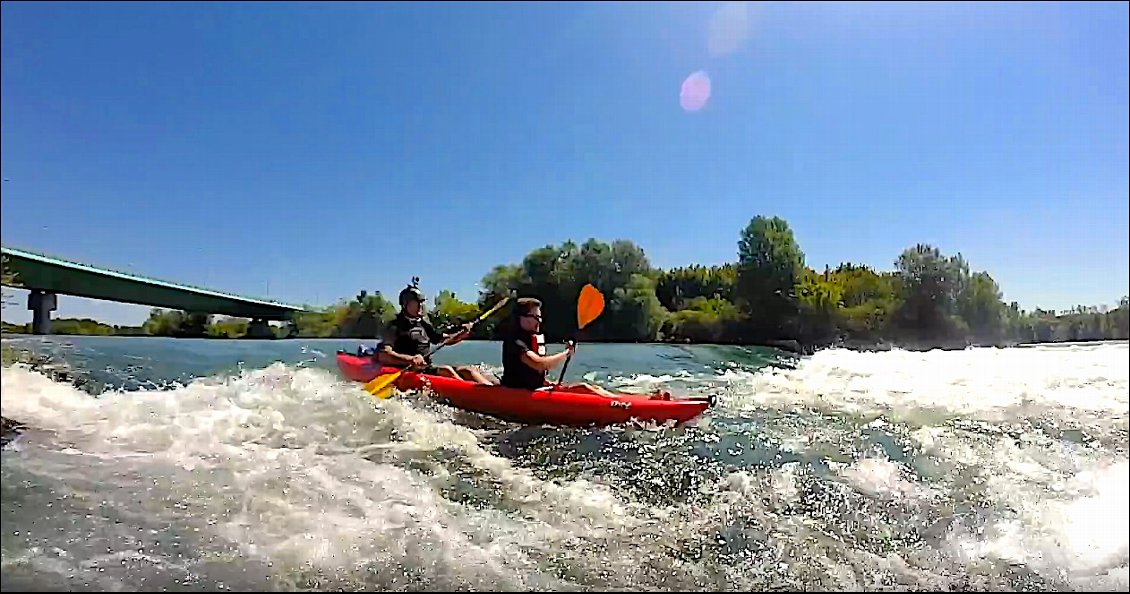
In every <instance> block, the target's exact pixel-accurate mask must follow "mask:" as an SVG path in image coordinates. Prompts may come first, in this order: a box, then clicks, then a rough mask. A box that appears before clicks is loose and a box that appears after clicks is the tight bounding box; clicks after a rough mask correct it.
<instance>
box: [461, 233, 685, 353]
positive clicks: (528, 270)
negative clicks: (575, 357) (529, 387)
mask: <svg viewBox="0 0 1130 594" xmlns="http://www.w3.org/2000/svg"><path fill="white" fill-rule="evenodd" d="M655 276H656V273H655V271H654V270H653V269H652V268H651V264H650V263H649V262H648V259H647V256H646V255H645V254H644V251H643V249H641V248H640V247H638V246H636V245H635V244H633V243H632V242H630V241H623V240H617V241H613V242H612V243H611V244H607V243H604V242H601V241H597V240H596V239H589V240H588V241H586V242H585V243H584V244H582V245H580V246H578V245H577V244H576V243H574V242H571V241H568V242H565V243H564V244H562V245H560V246H552V245H547V246H544V247H541V248H538V249H535V250H534V251H532V252H530V253H529V254H527V255H526V257H525V258H524V259H523V260H522V262H521V264H517V265H512V266H496V267H495V268H494V269H493V270H491V272H490V273H488V274H487V275H486V276H485V277H483V280H482V283H481V284H482V287H483V290H482V292H481V293H480V296H479V307H480V308H484V309H485V308H488V307H490V306H491V305H493V304H494V303H495V302H496V301H497V300H498V299H500V298H502V297H504V296H505V295H506V294H507V293H508V292H509V291H511V290H515V291H517V292H518V295H519V296H520V297H526V296H529V297H537V298H538V299H540V300H541V302H542V312H543V315H544V317H545V320H544V322H543V325H542V331H543V333H544V334H545V336H546V339H547V340H562V339H564V338H568V337H572V336H573V335H574V334H576V330H577V327H576V326H577V319H576V315H575V314H574V312H575V311H576V303H577V297H578V296H579V295H580V292H581V287H583V286H584V285H585V284H586V283H592V285H593V286H595V287H596V288H597V289H600V291H601V292H602V293H603V294H604V297H605V312H604V314H603V315H601V317H600V318H597V320H596V321H595V322H593V324H592V325H591V326H589V327H588V328H586V330H585V334H586V336H585V339H586V340H616V341H637V340H641V341H642V340H654V339H655V337H656V335H657V334H658V331H659V328H660V326H661V324H662V323H663V316H664V314H665V313H666V312H665V311H664V310H663V308H662V306H661V305H659V302H658V299H657V298H656V296H655V281H654V277H655ZM622 318H626V319H627V320H629V321H625V320H624V319H622ZM495 322H497V320H496V321H495Z"/></svg>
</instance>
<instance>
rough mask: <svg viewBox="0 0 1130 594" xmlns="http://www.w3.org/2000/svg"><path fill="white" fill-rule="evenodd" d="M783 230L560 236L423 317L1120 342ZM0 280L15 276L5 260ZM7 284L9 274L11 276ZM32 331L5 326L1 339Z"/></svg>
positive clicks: (770, 221) (341, 324) (959, 279)
mask: <svg viewBox="0 0 1130 594" xmlns="http://www.w3.org/2000/svg"><path fill="white" fill-rule="evenodd" d="M804 258H805V256H804V252H803V251H801V249H800V246H799V244H798V243H797V241H796V238H795V237H794V236H793V232H792V230H791V229H790V227H789V225H788V223H786V222H785V221H784V220H783V219H781V218H779V217H772V218H769V217H764V216H757V217H754V218H753V219H751V220H750V222H749V224H748V225H747V226H746V227H745V228H744V229H743V230H742V231H741V233H740V236H739V241H738V250H737V261H736V262H734V263H730V264H725V265H722V266H700V265H692V266H687V267H679V268H672V269H669V270H656V269H654V268H653V267H652V266H651V263H650V262H649V260H648V258H647V255H646V254H645V253H644V251H643V249H642V248H640V247H639V246H637V245H635V244H633V243H632V242H630V241H625V240H616V241H613V242H612V243H604V242H602V241H598V240H596V239H589V240H588V241H586V242H584V243H583V244H580V245H578V244H577V243H574V242H572V241H566V242H565V243H563V244H561V245H546V246H542V247H539V248H537V249H534V250H532V251H530V252H529V253H528V254H526V256H525V257H524V258H523V259H522V261H521V262H519V263H517V264H504V265H498V266H495V267H494V268H493V269H491V270H490V272H488V273H487V274H486V275H485V276H484V277H483V279H482V283H481V285H482V290H481V291H480V293H479V295H478V299H477V303H468V302H464V301H460V300H459V299H458V298H457V297H456V296H455V294H454V293H452V292H450V291H441V292H440V293H439V294H437V295H436V296H435V298H434V301H433V303H434V305H433V307H431V308H429V309H430V311H429V312H427V313H428V315H429V316H430V318H431V321H432V323H433V324H435V325H436V327H437V328H438V329H439V330H440V331H441V332H450V331H452V330H454V329H455V328H456V327H457V326H459V325H460V324H463V323H465V322H467V321H470V320H472V319H474V318H475V317H477V316H478V315H479V313H480V312H481V311H485V310H486V309H488V308H490V307H493V306H494V305H495V304H496V303H497V302H498V300H500V299H502V298H503V297H505V296H507V295H509V293H510V291H511V290H515V291H517V292H518V294H519V296H533V297H537V298H539V299H541V301H542V303H543V307H542V310H543V315H544V318H545V322H544V324H543V332H544V333H545V335H546V337H547V338H548V339H549V340H561V339H564V338H570V337H573V336H574V335H575V334H576V315H575V312H576V304H577V298H578V295H579V294H580V291H581V287H583V286H584V285H585V284H586V283H592V284H593V285H595V286H596V287H597V288H598V289H600V291H601V292H602V293H603V294H604V296H605V304H606V305H605V311H604V314H603V315H602V316H601V317H600V318H598V319H597V320H596V321H595V322H594V323H593V324H592V325H590V326H589V327H588V328H586V329H585V331H584V336H583V337H582V338H583V339H584V340H590V341H601V340H605V341H621V342H628V341H653V340H664V341H671V342H696V343H746V344H748V343H754V344H758V343H760V344H764V343H765V342H766V341H768V340H770V339H792V340H796V341H798V342H799V343H802V344H805V345H810V346H811V345H819V344H834V343H837V342H839V341H842V340H846V341H859V342H864V343H869V342H877V341H889V342H893V343H902V344H915V345H919V346H923V345H926V346H928V345H938V344H945V345H958V346H960V345H963V344H971V343H980V344H1003V343H1010V342H1047V341H1065V340H1072V341H1074V340H1096V339H1111V338H1113V339H1123V340H1125V339H1127V338H1128V335H1130V329H1128V321H1130V304H1128V300H1127V298H1126V297H1123V298H1122V299H1121V301H1120V302H1119V306H1118V307H1117V308H1115V309H1113V310H1110V311H1106V310H1105V309H1099V308H1094V307H1083V306H1077V307H1075V308H1072V309H1071V310H1069V311H1066V312H1061V313H1059V314H1057V313H1056V312H1053V311H1047V310H1041V309H1036V310H1035V311H1032V312H1025V311H1022V310H1021V309H1020V307H1019V306H1018V305H1017V304H1016V303H1015V302H1013V303H1011V304H1008V305H1006V304H1005V303H1004V302H1003V293H1002V291H1001V289H1000V287H999V286H998V285H997V283H996V281H995V280H994V279H993V278H992V276H990V275H989V273H987V272H971V271H970V267H969V264H968V263H967V262H966V261H965V259H964V257H963V256H962V255H961V254H958V255H956V256H947V255H945V254H943V253H942V251H941V250H940V249H938V248H937V247H934V246H931V245H926V244H918V245H915V246H913V247H910V248H908V249H906V250H905V251H903V253H902V254H900V255H899V257H898V258H897V259H896V260H895V261H894V269H893V270H890V271H877V270H874V269H872V268H870V267H868V266H863V265H859V264H852V263H842V264H840V265H839V266H838V267H836V268H835V269H827V268H826V269H825V270H824V271H823V272H816V271H814V270H812V269H810V268H808V267H807V266H806V265H805V262H804ZM4 272H5V283H6V284H7V283H8V282H9V279H10V277H9V270H8V269H7V263H6V262H5V271H4ZM11 280H12V281H13V282H15V279H11ZM307 309H308V311H306V312H303V313H300V314H297V315H296V316H295V319H294V321H293V325H292V326H291V327H287V328H279V329H277V330H276V335H279V336H290V335H295V334H296V335H297V336H301V337H311V338H331V337H336V338H347V337H348V338H366V339H374V338H376V337H378V336H379V335H380V334H381V331H382V330H383V328H384V326H385V324H387V322H388V321H389V320H391V319H392V317H393V316H394V315H395V314H396V309H397V308H396V307H395V306H394V305H393V304H392V303H390V302H389V301H388V300H387V299H385V298H384V297H383V296H382V295H381V294H380V292H375V293H372V294H370V293H368V292H367V291H361V292H360V293H359V294H358V295H357V296H355V297H354V298H353V299H348V300H342V301H340V302H338V303H336V304H334V305H331V306H329V307H325V308H320V309H318V308H309V307H308V308H307ZM505 315H506V313H505V310H504V311H503V312H500V313H499V314H497V315H495V316H492V317H491V318H488V319H486V320H484V321H483V322H481V323H479V324H478V325H477V326H476V331H475V336H474V337H475V338H490V337H493V336H494V335H495V328H496V326H497V324H498V323H499V322H500V321H501V320H502V319H503V318H504V317H505ZM53 325H54V329H55V331H56V332H59V333H75V334H129V333H134V334H139V333H143V334H147V335H154V336H210V337H216V338H235V337H240V336H243V335H244V334H245V333H246V330H247V327H248V321H247V320H223V321H214V322H211V323H210V320H209V316H208V315H206V314H203V313H188V312H179V311H162V310H153V312H152V313H151V314H150V316H149V319H148V320H146V322H145V324H144V325H143V326H142V327H141V328H123V327H110V326H106V325H105V324H99V323H97V322H94V321H92V320H56V321H54V322H53ZM26 326H27V325H13V324H7V323H5V324H4V331H5V332H26V331H27V327H26Z"/></svg>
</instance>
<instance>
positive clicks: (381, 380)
mask: <svg viewBox="0 0 1130 594" xmlns="http://www.w3.org/2000/svg"><path fill="white" fill-rule="evenodd" d="M508 301H510V297H509V296H507V297H504V298H503V299H502V301H499V302H498V303H497V304H495V306H494V307H492V308H490V309H488V310H487V311H485V312H483V313H482V314H481V315H479V317H477V318H475V319H474V321H472V322H471V326H472V327H474V325H475V324H478V323H479V322H481V321H483V320H485V319H487V318H488V317H490V316H491V314H493V313H494V312H496V311H498V310H500V309H502V306H503V305H506V303H507V302H508ZM445 346H447V341H446V340H445V341H443V342H441V343H439V344H437V345H435V346H434V347H432V350H431V351H429V352H428V356H429V357H431V356H432V355H434V354H435V353H436V351H438V350H440V349H442V348H443V347H445ZM408 369H410V367H404V368H401V369H400V370H398V371H397V372H396V373H389V374H386V375H378V376H377V377H375V378H373V379H371V380H369V381H368V382H367V383H366V384H365V390H366V391H367V392H369V393H370V394H372V395H373V396H376V397H377V398H380V399H382V400H384V399H385V398H388V397H389V396H392V388H393V384H394V383H395V382H396V380H398V379H400V375H401V374H402V373H404V372H405V371H408Z"/></svg>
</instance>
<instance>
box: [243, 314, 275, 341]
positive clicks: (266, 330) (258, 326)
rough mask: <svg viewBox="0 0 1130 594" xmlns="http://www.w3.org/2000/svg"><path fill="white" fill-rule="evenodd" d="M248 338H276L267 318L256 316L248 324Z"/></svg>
mask: <svg viewBox="0 0 1130 594" xmlns="http://www.w3.org/2000/svg"><path fill="white" fill-rule="evenodd" d="M247 338H274V333H273V332H271V325H270V324H268V323H267V320H264V319H262V318H255V319H253V320H251V323H250V324H248V325H247Z"/></svg>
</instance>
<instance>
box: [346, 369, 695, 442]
mask: <svg viewBox="0 0 1130 594" xmlns="http://www.w3.org/2000/svg"><path fill="white" fill-rule="evenodd" d="M337 366H338V368H339V369H340V370H341V372H342V374H343V375H344V376H345V377H347V378H348V379H350V380H352V381H355V382H368V381H370V380H372V379H373V378H375V377H376V376H377V375H380V374H385V373H393V372H395V371H397V369H396V368H392V367H380V366H378V365H377V364H376V363H375V362H374V361H373V359H372V357H365V356H357V355H354V354H350V353H346V352H344V351H338V353H337ZM396 387H397V388H398V389H400V390H419V389H422V388H429V389H430V390H431V391H432V392H435V393H436V394H437V395H438V396H439V397H440V398H441V399H442V400H444V401H446V402H447V403H449V404H451V405H453V406H455V407H458V408H461V409H463V410H468V411H472V412H477V413H482V414H486V415H490V416H493V417H496V418H499V419H503V420H507V421H513V422H517V423H527V424H534V425H542V424H545V425H567V426H593V425H613V424H618V423H625V422H628V421H631V420H633V419H634V420H639V421H656V422H661V423H662V422H666V421H675V422H676V423H678V424H682V423H686V422H687V421H690V420H691V419H694V418H695V417H697V416H699V415H701V414H702V413H703V412H704V411H706V409H707V408H709V407H710V406H711V405H712V404H713V400H714V399H713V398H688V399H671V398H669V397H667V396H659V395H640V394H615V396H613V397H608V396H602V395H597V394H589V393H587V392H569V391H566V390H565V389H561V390H558V389H552V390H550V389H546V390H534V391H528V390H519V389H515V388H505V387H502V386H484V385H480V384H475V383H473V382H469V381H466V380H463V379H455V378H449V377H443V376H438V375H426V374H422V373H416V372H412V371H407V372H405V373H403V374H401V376H400V378H399V379H398V380H397V381H396Z"/></svg>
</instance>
